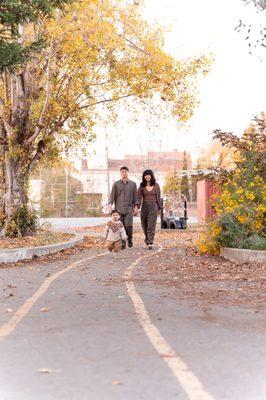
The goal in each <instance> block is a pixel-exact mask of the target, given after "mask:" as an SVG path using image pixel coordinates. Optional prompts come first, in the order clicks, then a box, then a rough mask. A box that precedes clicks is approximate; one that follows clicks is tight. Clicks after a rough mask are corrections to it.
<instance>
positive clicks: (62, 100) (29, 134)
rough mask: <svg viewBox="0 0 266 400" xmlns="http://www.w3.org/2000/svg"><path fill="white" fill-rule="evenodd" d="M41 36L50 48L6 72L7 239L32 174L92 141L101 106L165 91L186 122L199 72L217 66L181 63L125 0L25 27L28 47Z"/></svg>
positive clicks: (1, 129)
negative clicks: (62, 152) (85, 142)
mask: <svg viewBox="0 0 266 400" xmlns="http://www.w3.org/2000/svg"><path fill="white" fill-rule="evenodd" d="M33 3H34V2H32V4H33ZM37 16H38V14H37ZM38 35H42V36H43V37H45V43H46V46H45V47H44V48H43V49H42V51H41V52H39V53H38V52H35V53H34V55H33V56H32V58H31V59H30V60H29V61H27V62H26V63H25V64H24V66H23V67H21V68H20V69H17V70H15V71H8V70H7V69H5V71H4V73H3V74H2V80H1V88H0V89H1V105H2V107H1V110H0V143H1V152H2V154H3V163H2V166H3V181H4V196H3V204H2V210H3V219H2V220H3V222H2V232H3V233H4V234H6V233H8V232H11V233H12V229H11V230H10V229H9V227H10V226H11V227H12V223H13V222H12V221H14V218H16V221H18V218H17V215H18V214H19V213H20V211H21V210H24V211H23V215H26V218H27V210H28V197H27V181H28V178H29V175H30V173H31V172H32V171H33V170H34V169H36V168H37V167H38V165H40V164H41V163H44V162H46V163H47V162H49V161H50V160H51V159H53V158H54V157H56V156H58V154H59V153H60V151H61V149H62V147H64V149H65V150H67V149H69V148H71V146H72V147H73V146H77V145H79V144H80V143H81V142H82V140H83V139H87V138H88V137H89V138H90V137H91V135H92V133H93V126H94V124H96V123H97V118H99V117H100V115H99V109H98V105H106V106H108V105H109V106H110V105H112V104H116V103H117V102H118V101H122V100H124V99H128V98H135V99H136V101H137V100H138V101H139V102H141V101H143V100H145V101H150V100H152V98H153V96H154V95H155V94H159V95H160V96H161V99H162V102H165V103H167V104H168V105H169V106H170V107H171V110H172V114H173V115H174V116H175V117H176V118H177V119H178V120H179V121H187V120H188V119H189V118H190V117H191V115H192V113H193V109H194V108H195V106H196V104H197V96H196V94H197V93H196V78H197V75H198V74H199V73H205V72H207V70H208V66H209V60H208V59H207V58H206V57H204V56H202V57H199V58H197V59H188V60H175V59H173V58H172V57H171V56H170V55H168V54H166V53H165V51H164V50H163V37H162V32H161V30H160V29H158V28H154V27H150V26H149V25H148V24H147V23H146V22H145V21H144V20H142V19H141V16H140V10H139V7H137V6H136V5H135V4H133V3H132V4H129V3H128V2H121V1H118V0H116V1H111V0H101V1H100V0H90V1H79V2H76V3H74V4H73V5H70V6H68V8H67V12H66V13H64V14H63V13H61V12H60V11H58V12H57V13H56V18H54V19H49V20H48V19H46V18H42V20H40V19H36V20H34V21H31V20H30V21H28V23H26V22H25V23H24V24H22V25H21V35H20V43H21V44H22V45H27V43H32V42H34V38H35V37H36V36H38ZM25 210H26V212H25ZM18 228H19V227H18ZM17 231H18V232H19V233H20V234H23V232H22V231H21V229H20V228H19V229H17Z"/></svg>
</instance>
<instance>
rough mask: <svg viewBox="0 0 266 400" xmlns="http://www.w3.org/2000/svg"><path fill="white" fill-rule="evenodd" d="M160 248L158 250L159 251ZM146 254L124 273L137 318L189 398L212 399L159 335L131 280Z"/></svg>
mask: <svg viewBox="0 0 266 400" xmlns="http://www.w3.org/2000/svg"><path fill="white" fill-rule="evenodd" d="M161 250H162V249H160V250H159V251H161ZM145 257H148V255H145V256H142V257H139V258H138V259H137V260H136V261H135V262H133V263H132V264H131V265H130V266H129V267H128V268H127V269H126V272H125V274H124V278H125V284H126V287H127V292H128V294H129V296H130V298H131V300H132V303H133V306H134V308H135V311H136V314H137V317H138V320H139V322H140V324H141V326H142V328H143V330H144V332H145V333H146V335H147V337H148V339H149V341H150V342H151V344H152V345H153V347H154V348H155V350H156V351H157V353H158V354H159V356H160V357H161V358H162V359H163V360H164V361H165V362H166V364H167V366H168V367H169V369H170V370H171V372H172V373H173V375H174V376H175V378H176V379H177V381H178V382H179V384H180V386H181V387H182V389H183V390H184V391H185V392H186V394H187V396H188V398H189V399H190V400H214V397H213V396H212V395H211V394H209V393H208V392H207V391H206V390H205V389H204V387H203V385H202V383H201V382H200V380H199V379H198V378H197V376H196V375H194V374H193V372H192V371H190V370H189V368H188V366H187V365H186V363H185V362H184V361H183V360H182V359H181V358H180V357H179V356H178V355H177V354H176V352H175V351H174V350H173V349H172V348H171V346H170V345H169V344H168V343H167V341H166V340H165V339H164V337H163V336H162V335H161V333H160V331H159V330H158V328H156V326H155V325H153V323H152V322H151V319H150V317H149V314H148V312H147V309H146V307H145V305H144V303H143V301H142V299H141V297H140V295H139V294H138V293H137V291H136V288H135V286H134V284H133V282H132V272H133V269H134V268H135V267H136V266H137V265H138V264H139V262H140V261H141V260H142V259H143V258H145Z"/></svg>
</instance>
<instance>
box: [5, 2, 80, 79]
mask: <svg viewBox="0 0 266 400" xmlns="http://www.w3.org/2000/svg"><path fill="white" fill-rule="evenodd" d="M72 1H73V0H42V1H36V0H27V1H26V2H25V1H24V2H21V1H19V0H14V1H10V0H1V2H0V26H1V30H0V73H3V72H4V71H5V70H9V71H13V70H14V69H15V68H16V67H17V66H18V65H21V64H23V63H24V62H25V61H26V60H27V59H28V58H29V56H30V55H31V54H32V52H34V51H36V50H38V49H40V47H41V46H42V45H43V40H42V38H41V37H38V36H36V37H35V38H33V41H32V42H28V43H25V42H23V41H22V40H20V39H21V29H22V26H23V25H24V24H27V23H29V22H36V21H38V19H39V18H44V17H49V16H51V15H52V14H53V12H54V10H55V9H62V8H63V7H64V6H65V5H66V4H69V3H71V2H72Z"/></svg>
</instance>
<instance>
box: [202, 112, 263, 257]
mask: <svg viewBox="0 0 266 400" xmlns="http://www.w3.org/2000/svg"><path fill="white" fill-rule="evenodd" d="M256 122H257V124H256V125H251V127H250V128H249V129H248V130H247V131H246V132H245V133H244V135H243V136H242V138H238V137H236V136H234V135H232V134H231V133H228V134H226V133H221V132H219V131H218V132H216V136H215V138H216V139H217V138H219V139H220V140H221V142H222V144H223V145H231V146H233V147H234V148H235V150H236V155H237V160H236V168H235V169H234V170H233V171H231V172H226V171H221V174H220V181H221V194H220V195H219V196H217V198H216V199H215V210H216V213H217V218H216V220H215V221H213V222H211V223H210V224H209V225H208V226H207V232H206V233H205V235H203V236H202V237H201V239H200V241H199V248H200V250H201V251H202V249H203V252H208V253H211V254H217V253H218V252H219V251H218V249H221V248H222V247H233V248H244V249H256V250H265V249H266V243H265V242H266V235H265V232H266V228H265V217H266V203H265V198H266V185H265V180H264V169H263V165H264V160H265V157H266V153H265V145H264V140H265V120H258V119H257V120H256ZM214 227H215V229H214Z"/></svg>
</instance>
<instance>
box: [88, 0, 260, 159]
mask: <svg viewBox="0 0 266 400" xmlns="http://www.w3.org/2000/svg"><path fill="white" fill-rule="evenodd" d="M144 3H145V4H146V6H145V8H144V11H143V16H144V17H145V18H146V19H148V20H149V21H150V22H153V21H155V20H158V21H159V22H160V23H161V24H163V25H164V26H165V27H167V30H166V34H165V48H166V50H167V51H168V52H170V53H171V54H172V55H173V56H174V57H176V58H179V57H182V58H183V57H184V56H187V57H193V56H198V55H199V54H202V53H209V52H212V53H214V55H215V63H214V64H213V66H212V70H211V72H210V73H209V74H208V75H207V77H205V78H202V79H200V81H199V89H200V95H199V100H200V106H199V107H198V109H197V110H196V111H195V114H194V116H193V118H192V120H191V121H190V123H189V124H188V126H187V128H186V129H182V130H179V129H178V127H177V125H176V124H174V123H173V121H169V122H162V121H161V122H160V121H158V122H159V124H161V132H162V135H160V136H161V141H160V149H161V150H173V149H174V148H177V149H180V150H184V149H186V150H190V151H191V152H192V154H193V155H194V158H195V157H196V156H197V154H198V152H199V148H200V147H202V146H204V145H206V144H207V143H208V141H209V140H210V133H211V132H212V130H213V129H216V128H220V129H223V130H230V131H234V132H236V133H241V132H242V131H243V130H244V128H245V127H247V125H248V124H249V121H250V119H251V118H252V117H253V116H254V115H255V114H258V113H259V112H261V111H263V110H264V111H265V109H266V90H265V89H266V73H265V71H266V62H265V58H264V59H263V58H262V57H263V53H262V52H260V53H259V52H256V53H255V54H254V55H250V54H249V53H248V47H247V42H246V41H245V40H244V37H245V35H244V34H240V33H237V32H236V31H235V30H234V28H235V27H236V26H237V25H238V22H239V19H240V18H241V19H242V20H243V21H244V22H247V23H255V24H258V23H259V22H261V23H262V19H263V18H264V19H265V14H264V16H263V15H262V14H257V13H256V12H255V10H254V8H253V7H250V6H247V5H245V3H244V2H243V1H241V0H223V1H221V0H200V1H199V0H190V1H187V0H146V1H145V0H144ZM264 51H265V50H264ZM264 57H265V55H264ZM109 132H110V134H111V136H113V139H112V140H111V142H110V146H109V153H110V156H111V157H123V155H124V153H128V154H134V153H139V152H140V149H141V150H142V151H143V152H145V150H147V148H148V144H150V145H151V146H154V147H156V144H153V142H152V141H151V140H150V139H151V138H150V137H149V133H147V123H146V121H145V120H144V121H143V123H140V124H134V125H133V124H132V123H130V122H127V121H126V119H125V120H124V121H121V122H120V125H119V126H117V127H116V128H115V129H112V128H111V127H109ZM156 135H157V136H158V135H159V128H158V130H157V133H156ZM119 138H120V142H119ZM118 142H119V143H118ZM156 143H157V142H156ZM94 148H95V150H96V154H97V158H98V157H102V156H103V155H104V151H103V136H102V135H101V134H99V139H98V141H97V143H96V144H95V146H94ZM154 150H158V143H157V148H155V149H154Z"/></svg>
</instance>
